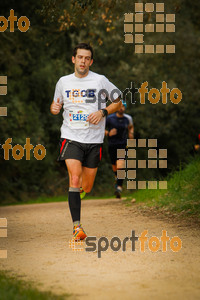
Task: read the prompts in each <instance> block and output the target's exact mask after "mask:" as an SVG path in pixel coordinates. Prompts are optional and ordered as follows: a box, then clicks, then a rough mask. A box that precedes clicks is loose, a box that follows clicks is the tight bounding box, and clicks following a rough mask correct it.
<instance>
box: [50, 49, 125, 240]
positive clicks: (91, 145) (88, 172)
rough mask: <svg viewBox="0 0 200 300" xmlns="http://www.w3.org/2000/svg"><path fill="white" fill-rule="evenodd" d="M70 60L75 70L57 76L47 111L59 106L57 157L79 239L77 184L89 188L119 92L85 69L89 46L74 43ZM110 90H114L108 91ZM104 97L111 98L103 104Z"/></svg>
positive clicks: (118, 103)
mask: <svg viewBox="0 0 200 300" xmlns="http://www.w3.org/2000/svg"><path fill="white" fill-rule="evenodd" d="M72 62H73V64H74V70H75V72H74V73H73V74H70V75H67V76H63V77H61V78H60V79H59V81H58V82H57V84H56V89H55V94H54V100H53V102H52V104H51V108H50V111H51V113H52V114H54V115H57V114H58V113H59V112H60V110H61V108H62V105H63V109H64V112H63V124H62V127H61V141H60V146H61V147H60V156H59V158H58V159H59V160H65V163H66V166H67V169H68V173H69V194H68V202H69V208H70V212H71V216H72V220H73V225H74V230H73V235H74V239H75V240H78V239H82V240H83V239H85V238H86V234H85V232H84V230H83V228H82V226H81V224H80V214H81V199H80V187H82V188H83V190H84V191H85V192H86V193H89V192H90V191H91V189H92V186H93V183H94V179H95V176H96V173H97V167H98V164H99V161H100V160H101V155H102V143H103V139H104V132H105V116H107V115H108V114H111V113H114V112H115V111H117V110H119V109H120V107H121V106H122V104H121V101H120V94H121V93H120V91H119V90H117V88H116V86H115V85H113V84H112V83H111V82H110V81H109V80H108V79H107V78H106V77H105V76H103V75H99V74H97V73H94V72H91V71H90V70H89V68H90V66H91V65H92V63H93V49H92V47H91V46H90V45H88V44H85V43H81V44H79V45H77V46H76V47H75V49H74V52H73V56H72ZM102 89H104V91H103V92H102ZM114 89H115V91H116V90H117V91H118V93H116V92H115V93H112V91H113V90H114ZM110 95H112V97H110ZM106 96H107V97H108V96H109V98H110V100H111V101H112V103H111V104H110V105H109V106H107V107H106Z"/></svg>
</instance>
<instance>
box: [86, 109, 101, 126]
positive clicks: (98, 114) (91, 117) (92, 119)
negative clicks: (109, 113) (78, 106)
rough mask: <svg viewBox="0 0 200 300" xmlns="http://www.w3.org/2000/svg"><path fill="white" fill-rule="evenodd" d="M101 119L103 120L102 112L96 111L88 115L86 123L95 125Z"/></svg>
mask: <svg viewBox="0 0 200 300" xmlns="http://www.w3.org/2000/svg"><path fill="white" fill-rule="evenodd" d="M102 118H103V116H102V112H101V111H100V110H98V111H96V112H94V113H91V114H89V116H88V119H87V121H89V122H90V123H92V124H95V125H97V124H98V123H99V122H100V121H101V119H102Z"/></svg>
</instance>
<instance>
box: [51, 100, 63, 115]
mask: <svg viewBox="0 0 200 300" xmlns="http://www.w3.org/2000/svg"><path fill="white" fill-rule="evenodd" d="M59 101H60V99H59V98H58V99H57V102H55V101H53V102H52V104H51V107H50V111H51V113H52V114H53V115H57V114H59V112H60V110H61V108H62V104H60V103H59Z"/></svg>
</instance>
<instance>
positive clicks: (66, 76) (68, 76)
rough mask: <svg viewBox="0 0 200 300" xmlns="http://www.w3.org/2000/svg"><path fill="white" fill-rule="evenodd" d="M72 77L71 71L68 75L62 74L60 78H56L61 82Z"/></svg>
mask: <svg viewBox="0 0 200 300" xmlns="http://www.w3.org/2000/svg"><path fill="white" fill-rule="evenodd" d="M73 78H74V74H73V73H72V74H69V75H64V76H62V77H60V79H59V80H58V82H59V81H60V82H63V81H66V80H67V81H69V80H71V79H73Z"/></svg>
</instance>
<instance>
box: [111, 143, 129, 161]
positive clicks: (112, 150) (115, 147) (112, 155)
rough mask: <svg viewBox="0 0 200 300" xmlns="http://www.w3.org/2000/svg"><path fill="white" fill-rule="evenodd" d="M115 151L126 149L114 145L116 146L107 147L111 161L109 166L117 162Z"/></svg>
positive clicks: (123, 146)
mask: <svg viewBox="0 0 200 300" xmlns="http://www.w3.org/2000/svg"><path fill="white" fill-rule="evenodd" d="M117 149H126V145H124V144H116V145H109V146H108V152H109V156H110V160H111V164H112V165H115V164H116V162H117Z"/></svg>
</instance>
